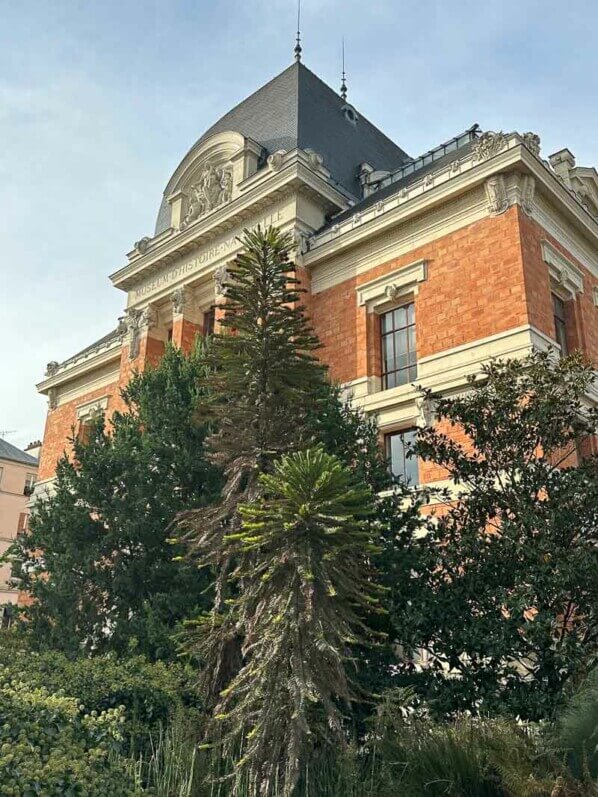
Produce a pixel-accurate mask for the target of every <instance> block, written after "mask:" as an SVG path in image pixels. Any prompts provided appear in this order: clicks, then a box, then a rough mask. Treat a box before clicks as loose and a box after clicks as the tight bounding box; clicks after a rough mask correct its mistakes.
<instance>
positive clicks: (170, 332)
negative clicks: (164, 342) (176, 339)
mask: <svg viewBox="0 0 598 797" xmlns="http://www.w3.org/2000/svg"><path fill="white" fill-rule="evenodd" d="M167 337H168V342H169V343H172V327H168V333H167Z"/></svg>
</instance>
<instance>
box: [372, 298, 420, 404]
mask: <svg viewBox="0 0 598 797" xmlns="http://www.w3.org/2000/svg"><path fill="white" fill-rule="evenodd" d="M380 335H381V341H382V390H387V389H388V388H390V387H397V386H398V385H406V384H408V383H409V382H411V381H413V380H414V379H415V378H416V377H417V354H416V350H415V305H414V304H413V302H410V303H409V304H404V305H402V306H401V307H397V308H395V309H394V310H390V311H389V312H388V313H384V314H383V315H382V316H381V317H380Z"/></svg>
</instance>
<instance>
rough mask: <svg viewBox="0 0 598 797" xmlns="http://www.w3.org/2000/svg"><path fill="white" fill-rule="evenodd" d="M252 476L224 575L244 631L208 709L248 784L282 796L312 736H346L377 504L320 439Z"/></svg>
mask: <svg viewBox="0 0 598 797" xmlns="http://www.w3.org/2000/svg"><path fill="white" fill-rule="evenodd" d="M260 485H261V487H262V489H263V491H264V493H265V497H264V498H263V499H262V501H260V502H259V503H255V504H244V505H243V506H241V507H240V514H241V517H242V519H243V525H242V528H241V529H240V530H239V531H238V532H236V533H234V534H229V535H227V536H226V537H225V545H229V546H232V548H233V549H234V551H235V553H236V554H237V557H238V559H237V561H238V564H237V567H236V569H235V570H234V572H233V573H232V574H231V576H230V578H231V579H232V580H233V581H235V582H236V583H237V584H239V586H240V589H239V591H238V597H237V598H236V610H237V613H238V616H239V618H240V621H241V623H242V625H243V628H245V629H246V636H245V639H244V644H243V655H244V664H243V666H242V668H241V670H240V671H239V673H238V674H237V675H236V676H235V677H234V678H233V680H232V682H231V683H230V684H229V686H228V687H227V688H226V689H225V690H224V691H223V692H222V695H221V699H220V701H219V703H218V705H217V706H216V709H215V715H216V718H217V721H218V722H220V723H222V724H224V726H225V735H224V748H225V751H226V753H228V754H229V755H235V753H236V752H237V751H240V757H239V760H238V762H237V771H236V775H237V777H238V778H244V777H245V778H246V782H247V783H248V784H249V789H250V793H251V794H255V795H270V794H274V793H275V792H276V793H280V794H284V795H290V794H291V793H292V792H293V790H294V788H295V786H296V784H297V782H298V779H299V777H300V774H301V770H302V768H303V767H304V766H305V763H306V760H307V755H308V752H309V750H310V749H311V748H313V747H314V745H317V744H319V745H322V744H331V743H332V742H333V741H334V742H336V743H337V744H341V745H342V744H343V740H344V731H343V707H344V709H345V710H346V711H350V705H351V701H352V699H353V697H354V692H353V690H352V688H351V684H350V678H349V675H348V672H347V669H348V667H350V666H351V665H352V663H353V656H352V653H351V645H354V644H357V643H359V642H362V641H367V640H371V639H372V636H373V635H372V632H371V630H370V629H369V628H368V627H367V625H365V623H364V616H365V615H367V614H369V613H371V612H372V610H373V609H374V608H375V607H377V606H378V598H379V594H380V590H379V588H378V587H377V586H376V584H375V581H374V578H373V573H372V568H371V565H370V558H371V556H372V554H373V553H375V552H376V546H375V544H374V537H375V534H374V533H373V531H372V524H371V522H370V517H371V515H372V513H373V506H372V496H371V493H370V491H369V489H368V488H367V487H365V485H364V484H363V483H362V482H358V481H356V479H355V477H354V475H353V474H352V473H351V471H349V470H348V469H347V468H345V467H343V466H342V464H341V462H340V461H339V460H338V459H337V458H336V457H333V456H331V455H329V454H326V453H325V452H324V451H323V450H322V449H321V448H316V449H308V450H307V451H304V452H297V453H294V454H290V455H288V456H285V457H283V458H282V459H281V460H280V462H278V463H277V464H275V465H274V471H273V473H271V474H262V475H261V476H260ZM277 789H279V790H280V791H276V790H277Z"/></svg>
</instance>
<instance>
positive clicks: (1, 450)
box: [0, 437, 37, 467]
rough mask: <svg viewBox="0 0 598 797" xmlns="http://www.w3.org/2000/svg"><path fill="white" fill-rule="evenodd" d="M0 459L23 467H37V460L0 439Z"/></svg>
mask: <svg viewBox="0 0 598 797" xmlns="http://www.w3.org/2000/svg"><path fill="white" fill-rule="evenodd" d="M0 459H7V460H10V461H11V462H20V463H21V464H23V465H32V466H36V467H37V459H36V458H35V457H32V456H31V454H27V453H25V451H21V449H20V448H17V447H16V446H13V445H12V443H9V442H8V441H7V440H3V439H2V438H1V437H0Z"/></svg>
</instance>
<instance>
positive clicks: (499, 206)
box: [484, 174, 509, 216]
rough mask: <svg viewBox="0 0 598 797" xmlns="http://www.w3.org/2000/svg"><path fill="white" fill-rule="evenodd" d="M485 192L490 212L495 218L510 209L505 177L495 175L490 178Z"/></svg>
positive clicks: (485, 185) (485, 184) (486, 183)
mask: <svg viewBox="0 0 598 797" xmlns="http://www.w3.org/2000/svg"><path fill="white" fill-rule="evenodd" d="M484 190H485V192H486V200H487V202H488V210H489V211H490V213H491V214H492V215H493V216H498V215H500V214H501V213H504V212H505V210H507V209H508V207H509V197H508V195H507V187H506V185H505V178H504V175H502V174H495V175H493V176H492V177H489V178H488V179H487V180H486V182H485V183H484Z"/></svg>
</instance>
